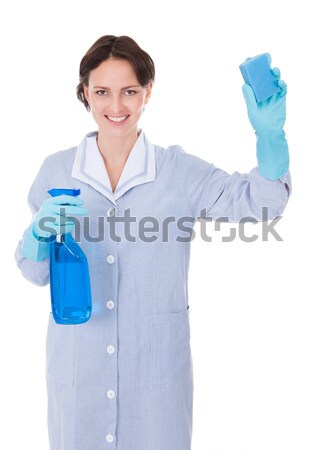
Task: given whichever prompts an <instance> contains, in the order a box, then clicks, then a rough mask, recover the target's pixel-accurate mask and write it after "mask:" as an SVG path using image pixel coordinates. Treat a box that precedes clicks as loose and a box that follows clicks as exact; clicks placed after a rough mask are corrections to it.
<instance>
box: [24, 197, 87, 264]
mask: <svg viewBox="0 0 322 450" xmlns="http://www.w3.org/2000/svg"><path fill="white" fill-rule="evenodd" d="M83 203H84V200H82V199H81V198H79V197H74V196H71V195H59V196H57V197H50V198H47V199H46V200H44V202H43V204H42V205H41V207H40V209H39V210H38V212H37V213H36V214H35V215H34V217H33V219H32V222H31V224H30V225H29V227H28V228H27V230H26V231H25V234H24V237H23V241H22V246H21V254H22V256H24V257H25V258H28V259H30V260H32V261H37V262H40V261H43V260H44V259H46V258H48V257H49V249H50V242H51V241H52V240H53V237H54V236H55V235H56V234H65V233H72V232H73V231H74V229H75V223H74V222H73V220H72V218H71V217H65V216H74V215H84V214H87V212H88V211H87V209H86V208H83V207H81V206H80V205H82V204H83Z"/></svg>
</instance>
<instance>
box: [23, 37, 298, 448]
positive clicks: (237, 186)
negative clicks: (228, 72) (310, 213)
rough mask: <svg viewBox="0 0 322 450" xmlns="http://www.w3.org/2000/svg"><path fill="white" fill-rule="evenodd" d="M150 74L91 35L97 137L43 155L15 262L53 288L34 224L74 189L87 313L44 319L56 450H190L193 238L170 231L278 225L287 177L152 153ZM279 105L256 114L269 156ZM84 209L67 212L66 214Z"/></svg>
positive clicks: (144, 62)
mask: <svg viewBox="0 0 322 450" xmlns="http://www.w3.org/2000/svg"><path fill="white" fill-rule="evenodd" d="M154 76H155V73H154V64H153V61H152V59H151V58H150V56H149V55H148V54H147V53H146V52H145V51H144V50H142V49H141V48H140V47H139V46H138V44H136V42H135V41H134V40H133V39H131V38H130V37H128V36H119V37H117V36H112V35H107V36H102V37H101V38H100V39H98V40H97V41H96V42H95V43H94V44H93V45H92V47H91V48H90V49H89V50H88V51H87V52H86V54H85V56H84V57H83V58H82V60H81V63H80V70H79V84H78V86H77V97H78V99H79V100H80V101H81V102H82V103H83V104H84V106H85V108H86V110H87V111H91V112H92V115H93V118H94V120H95V121H96V123H97V126H98V130H93V131H90V132H88V133H87V134H86V135H85V136H84V137H83V139H82V141H81V142H80V143H79V144H78V145H77V146H74V147H71V148H68V149H65V150H63V151H57V152H56V153H53V154H52V155H49V156H48V157H47V158H46V159H45V161H44V163H43V165H42V166H41V168H40V170H39V172H38V174H37V176H36V178H35V180H34V182H33V184H32V186H31V188H30V191H29V196H28V201H29V205H30V207H31V211H32V213H33V219H32V222H31V224H30V225H29V227H28V228H27V230H26V231H25V233H24V236H23V238H22V239H21V240H20V242H19V243H18V246H17V249H16V254H15V255H16V261H17V265H18V267H19V268H20V269H21V271H22V273H23V275H24V276H25V277H26V278H27V279H28V280H30V281H32V282H33V283H35V284H37V285H40V286H45V285H47V284H48V283H49V261H48V257H46V255H48V248H49V247H48V246H49V245H50V244H49V243H48V242H44V241H43V240H41V238H40V236H39V235H38V234H37V230H40V229H41V228H40V225H39V223H38V222H37V220H38V218H39V217H43V216H44V215H46V212H47V216H48V210H46V208H45V206H46V199H47V198H48V190H50V189H52V188H55V187H58V186H59V187H60V186H64V187H65V188H74V187H75V183H77V184H76V186H77V187H79V188H80V190H81V197H82V199H80V200H79V201H81V200H82V201H83V202H84V206H86V208H87V209H86V214H87V215H86V216H85V217H84V216H83V214H82V215H81V220H80V222H79V240H78V242H79V244H80V246H81V248H82V250H83V251H84V253H85V254H86V256H87V258H88V265H89V270H90V279H91V289H92V304H93V308H92V315H91V317H90V320H88V321H87V322H85V323H83V324H78V325H58V324H56V323H55V321H54V320H53V319H52V317H51V316H50V317H49V321H48V333H47V347H46V348H47V353H46V356H47V365H46V367H47V369H46V379H47V391H48V431H49V440H50V448H51V449H53V450H58V449H59V450H98V449H114V450H116V449H117V450H190V449H191V438H192V409H193V408H192V406H193V370H192V369H193V366H192V357H191V350H190V322H189V321H190V310H191V308H190V307H189V306H190V305H189V304H188V289H187V286H188V270H189V259H190V241H191V240H190V239H188V238H187V230H186V229H184V230H182V227H181V226H180V227H176V226H173V225H174V224H175V223H181V224H182V222H181V221H182V219H184V218H186V219H189V223H191V224H192V225H194V224H195V222H196V221H197V220H198V219H199V218H208V220H217V219H223V218H225V219H227V221H229V222H240V221H241V220H243V219H245V218H248V219H250V220H251V221H253V220H252V219H253V218H255V219H257V220H262V210H263V208H264V207H265V211H266V212H265V214H266V215H265V220H267V219H273V218H276V217H278V216H280V215H281V213H282V212H283V210H284V208H285V206H286V204H287V201H288V198H289V195H290V192H291V190H290V185H291V179H290V174H289V173H284V172H283V171H282V172H281V171H280V170H279V173H281V177H280V178H276V179H274V180H272V179H268V178H265V177H264V176H262V175H261V173H260V172H259V170H258V168H257V167H255V168H253V169H252V170H251V171H250V172H249V173H238V172H234V173H233V174H232V175H230V174H228V173H227V172H225V171H224V170H222V169H219V168H217V167H216V166H215V165H214V164H212V163H209V162H207V161H204V160H202V159H201V158H198V157H197V156H194V155H191V154H187V153H185V152H184V150H183V149H182V147H180V146H179V145H171V146H169V147H167V148H163V147H161V146H159V145H156V144H152V143H151V142H150V140H149V139H148V138H147V136H146V134H145V133H144V131H143V130H142V129H139V128H138V121H139V119H140V117H141V115H142V112H143V110H144V107H145V105H146V104H147V102H148V101H149V98H150V96H151V92H152V86H153V82H154ZM284 104H285V95H284V97H279V96H278V95H276V96H275V97H274V98H273V103H267V104H264V105H262V108H261V110H260V112H258V111H257V109H256V108H255V107H254V108H252V115H253V116H256V117H255V119H256V123H260V121H261V120H262V117H263V116H262V114H261V113H264V117H265V123H266V124H267V123H270V124H271V129H268V130H266V133H265V135H264V138H265V139H266V140H267V142H270V143H271V146H270V147H269V146H267V147H265V148H266V149H267V151H268V152H271V154H273V153H274V152H275V151H276V148H277V147H276V145H275V143H276V139H277V142H284V144H285V142H286V141H285V137H284V135H283V134H282V133H277V131H276V126H275V122H276V112H278V116H279V118H280V116H283V114H284V106H285V105H284ZM272 105H273V106H272ZM253 116H252V117H253ZM268 119H269V121H268ZM279 123H280V122H279ZM160 125H162V124H160ZM260 138H261V136H260ZM268 138H269V139H268ZM283 139H284V141H283ZM270 160H272V158H271V159H270ZM282 168H283V169H285V168H286V165H283V166H282ZM61 197H62V198H60V197H59V196H58V197H55V199H56V201H57V204H55V205H56V206H57V208H55V209H54V210H53V212H52V216H55V217H54V218H55V219H57V220H58V219H62V217H61V216H60V214H62V215H63V213H60V212H58V210H59V207H60V206H61V205H62V204H66V196H61ZM72 201H74V202H75V199H74V198H73V197H71V198H70V202H72ZM70 208H72V206H71V205H70ZM80 210H81V208H80V207H78V208H76V207H75V206H74V209H73V210H72V211H73V212H75V214H76V213H78V214H81V212H80ZM38 211H39V214H37V212H38ZM75 214H73V215H75ZM124 217H126V221H125V220H124ZM50 218H52V217H50ZM102 218H109V219H110V220H106V221H104V225H105V226H104V230H103V232H102V234H101V238H100V239H99V240H95V241H94V240H93V239H89V238H88V236H89V235H91V236H94V235H95V236H96V233H95V230H97V229H98V225H99V222H100V221H101V220H100V219H102ZM86 219H87V224H88V226H86ZM112 219H113V220H112ZM122 222H124V223H122ZM146 222H148V223H146ZM61 223H64V221H63V220H61ZM150 223H151V224H152V228H151V226H150ZM142 228H143V231H144V232H146V231H148V233H151V232H157V231H158V230H161V229H162V237H163V232H164V228H165V233H166V234H165V239H156V236H148V237H146V236H145V233H144V236H142ZM192 228H193V226H192V227H191V229H192ZM57 229H58V231H60V230H61V229H60V228H59V226H58V225H57ZM189 229H190V227H189ZM182 232H183V233H184V234H183V236H182ZM115 236H116V239H115V238H114V237H115ZM118 238H119V239H118ZM22 243H24V245H22ZM28 248H29V249H31V250H30V251H29V252H24V251H23V249H28ZM66 284H68V280H67V281H66ZM214 289H215V287H214ZM62 327H71V328H68V329H67V328H66V329H63V328H62Z"/></svg>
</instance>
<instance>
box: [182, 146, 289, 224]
mask: <svg viewBox="0 0 322 450" xmlns="http://www.w3.org/2000/svg"><path fill="white" fill-rule="evenodd" d="M177 163H178V172H179V173H180V175H181V183H182V186H183V187H184V191H185V195H186V196H187V197H188V202H189V203H190V206H191V211H192V214H193V217H194V218H195V220H197V219H198V218H200V217H210V218H212V219H213V220H218V219H224V221H226V222H240V221H241V220H245V221H247V218H251V219H250V220H252V219H256V220H258V221H260V222H261V221H263V220H271V219H274V218H276V217H278V216H280V215H281V214H282V213H283V211H284V209H285V206H286V204H287V202H288V199H289V196H290V194H291V189H292V187H291V176H290V173H289V172H288V173H286V174H285V175H283V176H282V177H281V178H279V179H277V180H269V179H267V178H264V177H263V176H261V175H260V173H259V170H258V168H257V167H255V168H254V169H252V170H251V171H250V172H249V173H239V172H234V173H232V174H231V175H230V174H228V173H227V172H225V171H224V170H222V169H219V168H217V167H215V166H214V164H211V163H208V162H207V161H204V160H202V159H201V158H198V157H196V156H194V155H190V154H188V153H185V152H184V150H183V149H182V148H181V147H180V149H179V150H178V152H177Z"/></svg>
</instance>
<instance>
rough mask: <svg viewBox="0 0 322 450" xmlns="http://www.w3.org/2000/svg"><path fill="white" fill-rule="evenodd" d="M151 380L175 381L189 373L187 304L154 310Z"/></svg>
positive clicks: (160, 381)
mask: <svg viewBox="0 0 322 450" xmlns="http://www.w3.org/2000/svg"><path fill="white" fill-rule="evenodd" d="M151 333H152V334H151V336H152V337H151V382H152V383H166V384H176V383H180V382H182V380H183V378H187V377H190V376H191V372H192V361H191V349H190V324H189V306H188V307H187V308H186V309H185V310H184V311H179V312H174V313H160V314H159V313H155V314H153V317H152V332H151Z"/></svg>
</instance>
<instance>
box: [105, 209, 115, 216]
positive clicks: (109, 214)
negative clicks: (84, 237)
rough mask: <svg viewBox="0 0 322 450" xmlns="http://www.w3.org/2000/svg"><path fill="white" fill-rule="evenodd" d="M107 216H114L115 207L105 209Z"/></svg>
mask: <svg viewBox="0 0 322 450" xmlns="http://www.w3.org/2000/svg"><path fill="white" fill-rule="evenodd" d="M107 215H108V217H114V216H115V208H110V209H108V210H107Z"/></svg>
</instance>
